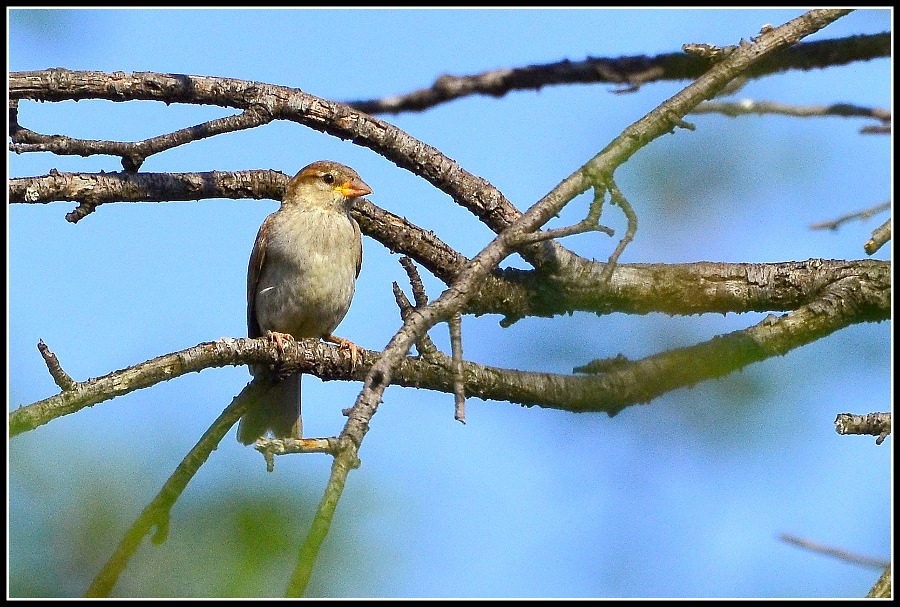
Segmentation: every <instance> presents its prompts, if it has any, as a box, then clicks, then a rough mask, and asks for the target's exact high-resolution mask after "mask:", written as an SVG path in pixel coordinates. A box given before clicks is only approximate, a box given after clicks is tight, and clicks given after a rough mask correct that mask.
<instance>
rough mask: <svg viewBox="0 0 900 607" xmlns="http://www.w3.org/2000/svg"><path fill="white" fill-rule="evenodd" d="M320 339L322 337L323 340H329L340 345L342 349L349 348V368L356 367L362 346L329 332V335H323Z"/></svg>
mask: <svg viewBox="0 0 900 607" xmlns="http://www.w3.org/2000/svg"><path fill="white" fill-rule="evenodd" d="M322 339H324V340H325V341H330V342H331V343H333V344H337V345H338V346H340V347H341V349H342V350H349V351H350V368H351V369H355V368H356V361H357V360H358V359H359V352H360V351H361V350H362V348H360V347H359V346H357V345H356V344H355V343H353V342H352V341H350V340H349V339H344V338H343V337H337V336H336V335H331V334H329V335H326V336H325V337H323V338H322Z"/></svg>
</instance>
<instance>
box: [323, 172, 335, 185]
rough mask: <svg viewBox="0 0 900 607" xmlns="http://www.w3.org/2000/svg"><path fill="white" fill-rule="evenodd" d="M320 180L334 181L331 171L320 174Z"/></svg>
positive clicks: (329, 182)
mask: <svg viewBox="0 0 900 607" xmlns="http://www.w3.org/2000/svg"><path fill="white" fill-rule="evenodd" d="M322 181H324V182H325V183H328V184H331V183H334V175H332V174H331V173H325V174H324V175H322Z"/></svg>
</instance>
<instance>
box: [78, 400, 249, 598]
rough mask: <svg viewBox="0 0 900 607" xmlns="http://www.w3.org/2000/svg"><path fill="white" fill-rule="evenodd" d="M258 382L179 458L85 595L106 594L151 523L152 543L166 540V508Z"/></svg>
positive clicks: (244, 408) (246, 404) (242, 409)
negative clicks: (170, 473) (169, 474)
mask: <svg viewBox="0 0 900 607" xmlns="http://www.w3.org/2000/svg"><path fill="white" fill-rule="evenodd" d="M258 390H259V388H258V385H257V384H256V383H255V382H250V383H249V384H247V386H246V387H245V388H244V389H243V390H242V391H241V393H240V394H238V395H237V396H236V397H235V398H234V400H232V401H231V404H229V405H228V406H227V407H226V408H225V410H224V411H222V413H221V414H220V415H219V417H217V418H216V420H215V421H214V422H213V423H212V425H210V427H209V428H208V429H207V430H206V432H204V433H203V436H202V437H200V440H199V441H197V444H195V445H194V447H193V448H192V449H191V450H190V451H189V452H188V454H187V455H186V456H185V457H184V459H183V460H181V463H180V464H178V467H177V468H175V471H174V472H173V473H172V475H171V476H170V477H169V479H168V480H167V481H166V482H165V484H164V485H163V486H162V488H161V489H160V490H159V493H157V494H156V497H154V498H153V500H152V501H151V502H150V503H149V504H147V506H146V507H145V508H144V510H143V512H141V514H140V516H138V518H137V519H136V520H135V521H134V523H132V525H131V528H129V529H128V531H127V532H126V533H125V536H124V537H123V538H122V541H121V542H119V546H118V548H116V551H115V552H114V553H113V555H112V556H111V557H110V559H109V560H108V561H107V562H106V565H104V567H103V569H102V570H101V571H100V572H99V573H98V574H97V576H96V577H95V578H94V581H93V582H92V583H91V585H90V587H89V588H88V589H87V592H86V593H85V596H88V597H104V596H109V594H110V592H111V591H112V589H113V587H114V586H115V584H116V581H117V580H118V579H119V576H120V575H121V573H122V571H123V570H124V569H125V566H126V565H127V564H128V561H129V560H130V559H131V557H132V556H133V555H134V553H135V551H137V549H138V546H140V544H141V542H142V541H143V539H144V536H146V535H147V534H148V533H149V532H150V530H151V529H152V528H153V527H156V534H155V535H154V536H153V543H154V544H161V543H162V542H164V541H165V540H166V537H167V535H168V529H169V512H170V511H171V509H172V507H173V506H174V505H175V502H176V501H177V500H178V498H179V497H180V496H181V494H182V492H183V491H184V490H185V488H186V487H187V485H188V483H189V482H190V481H191V479H192V478H194V475H195V474H197V471H198V470H199V469H200V466H202V465H203V464H204V463H205V462H206V460H207V459H209V456H210V454H211V453H212V452H213V451H215V449H216V447H217V446H218V445H219V442H221V440H222V438H223V437H224V436H225V435H226V434H227V433H228V431H229V430H230V429H231V427H232V426H233V425H234V424H235V423H237V421H238V420H239V419H240V418H241V416H242V415H243V414H244V413H245V412H246V411H247V410H249V408H250V407H251V406H253V405H254V404H255V402H256V401H255V399H256V397H257V396H258Z"/></svg>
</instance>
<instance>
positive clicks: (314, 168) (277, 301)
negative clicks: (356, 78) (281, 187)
mask: <svg viewBox="0 0 900 607" xmlns="http://www.w3.org/2000/svg"><path fill="white" fill-rule="evenodd" d="M371 193H372V188H370V187H369V186H368V185H366V183H365V182H364V181H363V180H362V179H360V177H359V175H358V174H357V173H356V171H354V170H353V169H351V168H350V167H346V166H344V165H342V164H338V163H337V162H330V161H325V160H323V161H319V162H314V163H312V164H310V165H309V166H307V167H306V168H304V169H303V170H301V171H300V172H299V173H297V175H296V176H294V177H293V179H291V180H290V182H288V185H287V190H286V192H285V195H284V198H283V199H282V202H281V208H280V209H279V210H278V211H276V212H274V213H272V214H271V215H269V216H268V217H267V218H266V220H265V221H264V222H263V224H262V226H261V227H260V228H259V234H257V236H256V242H255V243H254V245H253V252H252V253H251V254H250V266H249V268H248V270H247V333H248V335H249V337H262V336H263V335H266V336H268V337H270V338H271V339H273V340H274V341H275V343H276V344H277V345H278V347H279V348H283V347H284V343H285V342H286V341H292V340H293V339H300V338H305V337H316V338H324V339H326V340H328V341H332V342H334V343H338V344H341V345H342V346H344V347H347V348H350V350H351V352H352V353H354V354H355V350H356V346H355V345H354V344H353V343H352V342H350V341H349V340H346V339H342V338H339V337H335V336H334V335H332V334H331V332H332V331H334V329H335V328H336V327H337V326H338V324H339V323H340V322H341V320H343V318H344V315H345V314H347V310H348V309H349V308H350V301H351V300H352V299H353V291H354V288H355V286H356V277H357V276H359V268H360V264H361V263H362V239H361V237H360V232H359V225H357V223H356V221H355V220H354V219H353V218H352V217H351V216H350V206H351V204H352V202H353V199H355V198H357V197H359V196H365V195H366V194H371ZM354 358H355V357H354ZM250 372H251V373H252V374H253V376H254V377H255V378H256V379H257V380H262V381H263V382H264V383H265V384H266V390H265V393H264V396H262V397H261V398H260V399H259V403H258V404H257V405H255V406H254V407H253V408H251V409H250V410H249V411H247V412H246V413H245V414H244V416H243V418H241V423H240V425H239V426H238V432H237V438H238V440H239V441H240V442H241V443H243V444H245V445H249V444H250V443H252V442H254V441H255V440H256V439H257V438H260V437H263V436H265V435H266V433H267V432H269V431H271V432H272V434H273V435H274V436H275V438H285V437H293V438H301V437H302V436H303V423H302V421H301V418H300V374H299V373H294V374H291V375H288V376H287V377H283V374H280V373H279V371H278V368H277V365H276V366H272V365H252V366H251V367H250Z"/></svg>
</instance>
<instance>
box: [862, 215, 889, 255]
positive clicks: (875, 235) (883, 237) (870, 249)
mask: <svg viewBox="0 0 900 607" xmlns="http://www.w3.org/2000/svg"><path fill="white" fill-rule="evenodd" d="M890 239H891V220H890V219H888V220H887V221H885V222H884V223H883V224H881V225H880V226H878V227H877V228H875V229H874V230H872V238H870V239H869V240H868V241H867V242H866V244H864V245H863V249H865V251H866V253H868V254H869V255H871V254H873V253H875V252H876V251H877V250H878V249H880V248H881V247H882V246H884V244H885V243H887V242H888V241H889V240H890Z"/></svg>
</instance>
